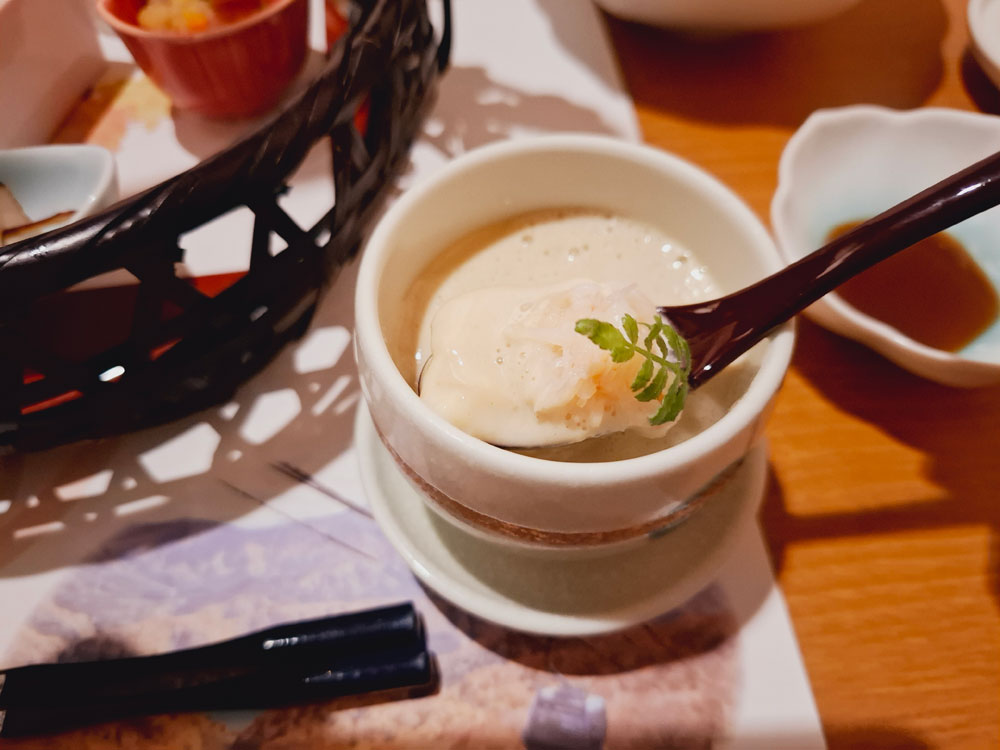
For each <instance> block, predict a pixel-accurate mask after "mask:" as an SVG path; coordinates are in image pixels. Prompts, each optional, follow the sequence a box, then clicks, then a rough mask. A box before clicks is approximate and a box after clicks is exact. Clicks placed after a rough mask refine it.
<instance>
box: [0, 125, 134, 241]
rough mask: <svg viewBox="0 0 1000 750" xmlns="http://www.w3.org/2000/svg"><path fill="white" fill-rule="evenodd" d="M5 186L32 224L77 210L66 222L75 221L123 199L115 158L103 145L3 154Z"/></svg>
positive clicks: (0, 169) (37, 148)
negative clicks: (119, 192)
mask: <svg viewBox="0 0 1000 750" xmlns="http://www.w3.org/2000/svg"><path fill="white" fill-rule="evenodd" d="M0 183H3V184H5V185H6V186H7V187H8V188H9V189H10V191H11V193H13V195H14V197H15V198H16V199H17V202H18V203H20V204H21V208H23V209H24V212H25V213H26V214H27V215H28V218H30V219H32V220H33V221H38V220H40V219H43V218H45V217H48V216H53V215H55V214H57V213H59V212H61V211H72V212H73V214H72V216H70V217H69V219H68V220H67V221H66V223H70V222H73V221H76V220H78V219H80V218H83V217H84V216H87V215H89V214H92V213H96V212H97V211H100V210H101V209H102V208H106V207H107V206H109V205H111V204H112V203H113V202H114V201H115V200H117V198H118V181H117V179H116V177H115V161H114V157H112V155H111V152H110V151H108V150H107V149H105V148H101V147H100V146H90V145H72V144H66V145H53V146H29V147H28V148H16V149H9V150H6V151H0ZM53 228H54V227H53Z"/></svg>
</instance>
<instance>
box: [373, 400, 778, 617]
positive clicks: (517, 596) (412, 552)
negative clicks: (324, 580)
mask: <svg viewBox="0 0 1000 750" xmlns="http://www.w3.org/2000/svg"><path fill="white" fill-rule="evenodd" d="M354 445H355V447H356V448H357V451H358V458H359V461H360V465H361V477H362V480H363V483H364V487H365V494H366V496H367V497H368V500H369V502H370V503H371V508H372V512H373V514H374V515H375V519H376V521H377V522H378V524H379V526H380V527H381V529H382V531H383V532H384V533H385V535H386V536H387V537H388V539H389V541H390V542H391V543H392V545H393V546H394V547H395V548H396V550H397V551H398V552H399V553H400V554H401V555H402V556H403V558H404V559H405V560H406V562H407V564H408V565H409V566H410V569H411V570H412V571H413V573H414V574H415V575H416V576H417V578H419V579H420V580H421V581H422V582H423V583H425V584H426V585H427V586H429V587H430V588H432V589H433V590H434V591H436V592H438V593H439V594H441V595H442V596H443V597H445V598H446V599H448V600H449V601H451V602H452V603H454V604H456V605H458V606H460V607H462V608H463V609H465V610H467V611H468V612H471V613H472V614H474V615H477V616H478V617H482V618H483V619H486V620H489V621H491V622H495V623H497V624H500V625H503V626H505V627H509V628H514V629H516V630H522V631H526V632H531V633H538V634H543V635H553V636H587V635H597V634H599V633H608V632H611V631H614V630H620V629H621V628H626V627H629V626H630V625H635V624H638V623H641V622H645V621H646V620H649V619H652V618H654V617H656V616H658V615H660V614H663V613H664V612H668V611H669V610H671V609H673V608H675V607H678V606H680V605H681V604H683V603H684V602H686V601H687V600H688V599H690V598H691V597H692V596H694V595H695V594H697V593H698V592H699V591H701V590H702V589H703V588H705V587H706V586H708V585H709V584H710V583H712V581H714V580H715V578H716V576H717V575H718V572H719V570H720V568H721V567H722V565H723V563H724V562H725V561H726V559H727V557H728V556H729V554H730V551H731V550H732V549H733V547H734V546H735V544H734V543H735V540H736V538H737V535H738V534H740V533H745V529H746V527H747V525H749V524H752V523H754V517H755V514H756V511H757V508H758V506H759V505H760V500H761V497H762V495H763V491H764V481H765V478H766V474H767V451H766V448H765V446H764V444H763V443H759V444H758V445H757V447H756V448H754V449H753V450H752V451H751V452H750V453H749V454H748V455H747V458H746V460H745V461H744V462H743V464H742V465H741V467H740V468H739V469H738V470H737V472H736V473H735V474H734V476H733V478H732V481H731V482H729V483H728V484H727V486H726V487H725V488H724V489H723V490H722V491H720V492H719V494H718V496H717V497H716V498H714V501H713V502H712V503H711V504H710V505H708V506H706V507H705V508H704V510H703V511H702V512H700V513H698V514H696V515H695V516H694V517H692V518H691V519H690V520H689V521H687V522H686V523H683V524H681V525H680V526H678V527H677V528H675V529H673V530H671V531H669V532H667V533H666V534H664V535H663V536H661V537H659V538H657V539H652V540H650V541H648V542H647V543H645V544H643V545H641V546H639V547H635V548H633V549H629V550H624V551H622V552H619V553H617V554H613V555H607V556H603V557H598V558H589V559H570V558H561V559H556V560H548V561H546V562H545V564H543V565H540V564H539V560H538V558H537V557H536V556H534V555H525V554H523V553H521V552H519V551H518V550H515V549H512V548H511V547H510V545H506V544H497V543H491V542H488V541H483V540H482V539H481V538H478V537H475V536H470V535H468V534H466V533H465V532H464V531H463V530H461V529H459V528H458V527H456V526H454V525H453V524H450V523H447V522H444V521H442V520H441V519H440V518H439V517H438V516H437V515H436V514H435V513H433V512H432V511H431V510H430V509H429V508H428V507H427V505H426V504H425V503H424V502H423V499H422V497H421V495H420V494H419V493H418V492H417V490H416V489H414V487H413V486H412V485H411V484H410V482H409V481H408V480H407V479H406V477H405V476H404V475H403V474H402V472H400V470H399V468H398V467H397V466H396V464H395V462H394V461H393V459H392V457H391V456H390V455H389V453H388V451H387V450H386V449H385V447H384V446H383V445H382V443H381V442H380V440H379V438H378V435H377V434H376V432H375V427H374V425H373V424H372V421H371V417H370V416H369V414H368V410H367V409H365V408H364V406H363V405H362V406H361V407H359V409H358V416H357V420H356V423H355V434H354Z"/></svg>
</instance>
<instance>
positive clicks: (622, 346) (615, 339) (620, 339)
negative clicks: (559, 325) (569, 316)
mask: <svg viewBox="0 0 1000 750" xmlns="http://www.w3.org/2000/svg"><path fill="white" fill-rule="evenodd" d="M576 332H577V333H582V334H583V335H584V336H586V337H587V338H588V339H590V340H591V341H593V342H594V343H595V344H597V345H598V346H599V347H601V348H602V349H603V350H604V351H606V352H610V353H611V361H612V362H628V361H629V360H630V359H632V355H633V354H635V350H634V349H633V347H632V345H631V344H630V343H629V342H628V341H627V340H626V339H625V337H624V336H623V335H622V332H621V331H619V330H618V329H617V328H615V327H614V326H613V325H612V324H611V323H605V322H603V321H601V320H594V319H593V318H584V319H583V320H578V321H576Z"/></svg>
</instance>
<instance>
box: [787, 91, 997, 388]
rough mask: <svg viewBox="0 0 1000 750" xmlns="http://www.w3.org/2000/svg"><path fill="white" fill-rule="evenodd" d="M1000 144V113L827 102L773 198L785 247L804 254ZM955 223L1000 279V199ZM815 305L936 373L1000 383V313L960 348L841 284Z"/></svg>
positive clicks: (809, 124) (847, 332) (898, 357)
mask: <svg viewBox="0 0 1000 750" xmlns="http://www.w3.org/2000/svg"><path fill="white" fill-rule="evenodd" d="M996 151H1000V117H994V116H992V115H983V114H976V113H972V112H962V111H959V110H952V109H940V108H924V109H917V110H908V111H900V110H891V109H886V108H883V107H874V106H852V107H842V108H838V109H829V110H819V111H817V112H815V113H813V114H812V115H811V116H810V117H809V118H808V119H807V120H806V121H805V123H804V124H803V125H802V127H801V128H799V129H798V131H796V133H795V134H794V135H793V136H792V138H791V139H790V140H789V141H788V144H787V145H786V146H785V150H784V152H783V153H782V155H781V162H780V164H779V169H778V189H777V191H776V192H775V194H774V199H773V200H772V202H771V225H772V228H773V230H774V234H775V239H776V240H777V244H778V249H779V251H780V252H781V254H782V256H783V257H784V259H785V261H786V262H789V263H791V262H793V261H796V260H798V259H799V258H801V257H803V256H804V255H807V254H809V253H810V252H812V251H813V250H815V249H817V248H818V247H820V246H821V245H823V244H824V242H825V241H826V238H827V236H828V235H829V233H830V231H831V230H833V229H834V228H835V227H838V226H841V225H843V224H846V223H848V222H854V221H859V220H863V219H867V218H871V217H872V216H874V215H876V214H878V213H880V212H881V211H884V210H885V209H887V208H889V207H891V206H893V205H895V204H896V203H899V202H900V201H902V200H904V199H905V198H908V197H910V196H911V195H914V194H916V193H918V192H920V191H921V190H923V189H924V188H927V187H929V186H931V185H933V184H934V183H936V182H938V181H940V180H942V179H944V178H945V177H948V176H949V175H951V174H953V173H954V172H957V171H959V170H960V169H962V168H963V167H966V166H968V165H970V164H972V163H974V162H976V161H979V160H980V159H983V158H985V157H986V156H989V155H990V154H992V153H994V152H996ZM949 233H950V234H951V235H952V236H954V237H955V238H956V239H957V240H958V241H959V242H960V243H961V244H962V245H963V246H964V247H965V249H966V250H967V251H968V252H969V254H970V255H971V256H973V258H975V260H976V262H977V263H978V264H979V265H980V267H981V268H982V269H983V271H984V272H985V273H986V275H987V276H988V277H989V278H990V280H991V281H992V282H993V284H994V286H996V287H997V288H998V289H1000V209H997V208H993V209H990V210H989V211H986V212H984V213H982V214H980V215H978V216H974V217H973V218H971V219H968V220H966V221H964V222H962V223H961V224H958V225H956V226H955V227H953V228H952V229H950V230H949ZM806 314H807V315H808V316H809V317H810V318H812V319H813V320H815V321H816V322H817V323H819V324H820V325H822V326H824V327H826V328H828V329H830V330H831V331H834V332H836V333H839V334H841V335H843V336H847V337H848V338H851V339H855V340H856V341H860V342H861V343H863V344H866V345H868V346H870V347H871V348H872V349H875V350H876V351H878V352H880V353H881V354H883V355H885V356H886V357H887V358H889V359H890V360H892V361H893V362H895V363H897V364H898V365H900V366H901V367H904V368H905V369H907V370H910V371H911V372H914V373H916V374H917V375H921V376H923V377H926V378H928V379H930V380H934V381H937V382H939V383H944V384H945V385H952V386H961V387H975V386H984V385H991V384H994V383H1000V323H995V324H994V325H993V326H992V327H990V328H989V329H988V330H986V331H985V332H984V333H983V334H982V335H980V336H979V337H978V338H977V339H976V340H974V341H973V342H972V343H971V344H969V345H968V346H966V347H965V348H964V349H962V350H961V351H960V352H958V353H955V354H953V353H950V352H945V351H942V350H940V349H934V348H932V347H929V346H925V345H923V344H921V343H918V342H916V341H914V340H913V339H911V338H909V337H908V336H905V335H903V334H902V333H900V332H899V331H898V330H897V329H896V328H893V327H892V326H889V325H887V324H885V323H883V322H881V321H879V320H876V319H874V318H872V317H870V316H868V315H865V314H863V313H861V312H859V311H858V310H857V309H856V308H854V307H852V306H851V305H849V304H847V303H846V302H845V301H844V300H843V299H842V298H840V297H839V296H838V295H837V294H836V293H835V292H834V293H831V294H828V295H826V296H825V297H824V298H822V299H821V300H819V301H818V302H816V303H815V304H813V305H812V306H810V307H809V308H808V309H807V310H806Z"/></svg>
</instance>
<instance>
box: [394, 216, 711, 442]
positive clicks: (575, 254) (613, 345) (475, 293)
mask: <svg viewBox="0 0 1000 750" xmlns="http://www.w3.org/2000/svg"><path fill="white" fill-rule="evenodd" d="M650 270H652V272H653V273H652V275H650ZM630 278H637V279H642V284H641V286H640V284H639V283H635V282H630V281H628V279H630ZM597 279H606V280H613V281H604V282H601V281H597ZM435 282H439V283H438V285H437V287H436V288H435V289H434V290H433V291H432V292H431V293H430V296H429V299H424V298H425V297H426V296H427V294H426V292H424V290H427V285H429V284H434V283H435ZM644 290H645V291H644ZM654 290H655V293H657V294H659V295H666V296H668V297H670V298H672V299H678V298H680V299H684V300H690V301H695V299H697V298H702V299H704V298H706V296H711V293H712V291H713V285H712V282H711V279H710V277H709V275H708V273H707V271H706V269H705V268H704V266H702V265H701V264H700V263H699V262H698V261H697V259H695V258H694V257H693V256H692V255H691V253H690V252H689V251H687V250H686V249H683V248H681V247H679V246H677V244H676V243H675V242H673V241H671V240H670V239H669V238H668V237H667V236H665V235H664V234H663V233H662V232H660V231H658V230H657V229H656V228H655V227H653V226H650V225H647V224H645V223H644V222H639V221H636V220H633V219H628V218H625V217H621V216H616V215H613V214H608V213H603V212H596V211H589V210H586V209H576V210H572V209H569V210H566V209H564V210H553V211H542V212H538V213H533V214H527V215H524V216H520V217H514V218H512V219H508V220H505V221H502V222H498V223H497V224H495V225H492V226H490V227H487V228H484V229H483V230H480V231H477V232H474V233H472V234H471V235H470V236H467V237H464V238H462V239H461V240H460V241H459V242H458V243H456V244H455V245H453V246H452V247H450V248H448V249H447V250H446V251H445V252H444V253H442V255H441V256H439V257H438V258H437V259H435V261H434V262H433V263H432V266H431V267H429V268H428V269H426V272H425V273H424V274H422V275H421V280H420V281H419V282H417V283H416V284H415V288H414V289H413V290H411V292H410V295H411V296H412V297H413V300H414V303H415V304H416V305H418V306H420V307H422V308H423V310H424V312H423V316H422V321H421V326H420V329H419V330H418V332H417V334H418V338H417V341H416V342H414V358H415V360H416V362H417V367H419V368H420V371H419V375H418V376H417V385H418V388H417V390H418V391H419V394H420V397H421V398H422V399H424V400H425V401H426V403H427V404H428V405H429V406H430V407H431V408H432V409H433V410H434V411H435V412H437V413H438V414H440V415H441V416H443V417H444V418H445V419H447V420H448V421H449V422H451V423H452V424H453V425H455V426H457V427H459V428H460V429H462V430H463V431H465V432H467V433H469V434H470V435H473V436H474V437H478V438H480V439H482V440H485V441H486V442H489V443H492V444H494V445H499V446H504V447H533V446H552V445H562V444H570V443H577V442H581V441H583V440H586V439H588V438H593V437H597V436H600V435H604V434H609V433H616V432H621V431H624V430H635V431H636V432H637V433H639V434H640V435H643V436H645V437H647V438H659V437H662V436H663V435H665V434H666V432H667V430H668V429H669V428H670V427H671V426H672V424H673V420H674V419H675V418H676V417H677V416H678V414H679V413H680V410H681V407H682V405H683V401H684V394H686V391H687V384H686V381H685V378H686V375H685V374H684V373H683V368H684V364H685V362H684V360H685V355H684V352H683V349H682V347H683V342H680V341H673V346H671V345H670V343H671V341H670V339H671V336H670V334H671V333H672V330H671V329H669V328H668V327H665V324H664V323H663V322H662V321H660V320H659V319H658V318H657V314H656V304H655V303H654V302H653V301H652V299H651V298H650V296H649V295H650V294H651V293H654ZM427 291H430V290H427ZM422 292H424V293H422ZM640 321H642V322H640ZM647 321H648V322H647ZM640 329H642V330H640ZM654 329H655V330H654ZM647 339H648V342H647ZM602 344H603V347H602ZM637 354H639V355H641V356H636V355H637ZM668 381H669V382H668Z"/></svg>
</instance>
